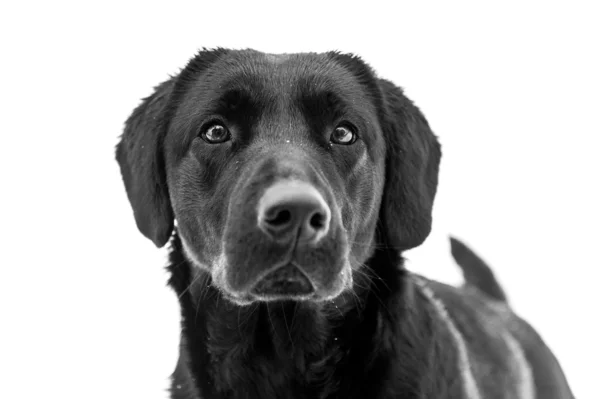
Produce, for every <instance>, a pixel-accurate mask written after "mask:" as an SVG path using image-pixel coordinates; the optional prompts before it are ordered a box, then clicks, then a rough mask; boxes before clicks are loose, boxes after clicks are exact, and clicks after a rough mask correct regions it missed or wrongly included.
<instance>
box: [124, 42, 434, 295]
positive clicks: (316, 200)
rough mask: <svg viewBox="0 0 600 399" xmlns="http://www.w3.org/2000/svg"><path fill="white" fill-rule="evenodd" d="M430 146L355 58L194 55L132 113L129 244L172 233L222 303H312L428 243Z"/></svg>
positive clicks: (161, 240)
mask: <svg viewBox="0 0 600 399" xmlns="http://www.w3.org/2000/svg"><path fill="white" fill-rule="evenodd" d="M439 159H440V148H439V144H438V142H437V140H436V138H435V136H434V135H433V133H432V132H431V130H430V128H429V126H428V124H427V121H426V120H425V118H424V116H423V115H422V114H421V112H420V111H419V110H418V109H417V107H415V106H414V105H413V104H412V102H411V101H410V100H408V99H407V98H406V97H405V96H404V95H403V93H402V91H401V89H399V88H398V87H396V86H394V85H393V84H392V83H390V82H388V81H385V80H382V79H378V78H376V77H375V76H374V74H373V72H372V70H371V69H370V68H369V67H368V66H367V65H366V64H365V63H363V62H362V61H361V60H360V59H359V58H357V57H354V56H350V55H344V54H339V53H334V52H332V53H326V54H293V55H271V54H263V53H260V52H256V51H251V50H244V51H230V50H223V49H217V50H213V51H202V52H200V53H199V54H198V55H196V56H195V57H194V58H193V59H192V60H191V61H190V62H189V63H188V65H187V66H186V67H185V68H184V69H183V70H182V71H181V72H180V73H179V74H178V75H177V76H174V77H173V78H171V79H170V80H168V81H166V82H164V83H162V84H161V85H160V86H158V87H157V88H156V90H155V92H154V94H152V95H151V96H150V97H148V98H146V99H145V100H144V101H143V103H142V104H141V105H140V106H139V107H138V108H137V109H136V110H135V111H134V112H133V114H132V115H131V117H130V118H129V119H128V120H127V122H126V127H125V132H124V134H123V136H122V139H121V142H120V143H119V144H118V146H117V160H118V162H119V164H120V167H121V172H122V174H123V180H124V182H125V187H126V189H127V194H128V197H129V200H130V202H131V205H132V207H133V211H134V214H135V219H136V222H137V225H138V228H139V229H140V231H141V232H142V233H143V234H144V235H145V236H146V237H148V238H149V239H151V240H152V241H153V242H154V243H155V244H156V245H157V246H158V247H161V246H163V245H165V243H166V242H167V241H168V240H169V237H170V236H171V233H172V231H173V226H174V222H175V221H176V223H177V230H178V234H179V236H180V239H181V241H182V244H183V247H184V249H185V253H186V255H187V257H188V258H189V259H190V261H191V262H192V263H193V264H194V265H196V266H197V267H198V268H200V269H203V270H206V271H207V272H209V273H210V274H211V276H212V281H213V284H214V285H215V286H217V287H218V288H219V289H220V290H221V291H222V292H223V293H224V294H225V295H226V296H227V297H228V298H229V299H231V300H232V301H234V302H236V303H238V304H246V303H250V302H254V301H259V300H262V301H268V300H281V299H292V300H312V301H323V300H327V299H332V298H334V297H336V296H338V295H339V294H340V293H341V292H343V291H344V290H345V289H349V288H351V287H352V275H353V271H354V270H356V269H358V268H360V267H361V265H362V264H363V262H365V260H367V259H368V257H370V256H371V255H372V253H373V251H374V249H375V247H376V246H378V245H380V246H386V247H388V248H394V249H395V250H397V251H402V250H406V249H409V248H413V247H415V246H417V245H419V244H421V243H422V242H423V241H424V240H425V238H426V237H427V235H428V234H429V231H430V229H431V211H432V205H433V200H434V196H435V191H436V186H437V173H438V165H439Z"/></svg>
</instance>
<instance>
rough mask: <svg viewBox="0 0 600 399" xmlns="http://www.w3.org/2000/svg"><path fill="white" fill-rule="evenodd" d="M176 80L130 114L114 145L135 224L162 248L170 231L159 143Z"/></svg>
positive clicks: (157, 88) (166, 84)
mask: <svg viewBox="0 0 600 399" xmlns="http://www.w3.org/2000/svg"><path fill="white" fill-rule="evenodd" d="M175 79H176V78H171V79H169V80H168V81H166V82H164V83H162V84H160V85H159V86H157V87H156V88H155V90H154V93H153V94H152V95H150V96H149V97H147V98H145V99H144V100H143V101H142V104H140V105H139V106H138V107H137V108H136V109H135V110H134V111H133V113H132V114H131V116H130V117H129V119H127V122H125V130H124V132H123V135H122V136H121V141H120V142H119V144H117V162H118V163H119V166H120V168H121V174H122V176H123V182H124V183H125V189H126V190H127V196H128V197H129V202H130V203H131V207H132V208H133V213H134V215H135V221H136V224H137V226H138V229H139V230H140V231H141V232H142V234H143V235H145V236H146V237H147V238H149V239H151V240H152V241H153V242H154V244H155V245H156V246H157V247H162V246H163V245H165V244H166V243H167V241H168V240H169V238H170V237H171V232H172V231H173V209H172V208H171V202H170V200H169V193H168V188H167V181H166V176H165V168H164V158H163V153H162V140H163V138H164V134H163V130H164V128H165V127H166V123H165V122H166V121H165V120H164V119H165V118H166V107H167V103H168V101H169V97H170V95H171V92H172V90H173V86H174V84H175V83H174V81H175Z"/></svg>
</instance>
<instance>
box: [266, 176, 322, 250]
mask: <svg viewBox="0 0 600 399" xmlns="http://www.w3.org/2000/svg"><path fill="white" fill-rule="evenodd" d="M330 222H331V210H330V209H329V206H327V203H326V202H325V200H324V199H323V196H322V195H321V194H320V193H319V191H317V189H316V188H315V187H314V186H313V185H311V184H309V183H305V182H301V181H293V180H292V181H281V182H277V183H275V184H273V185H272V186H271V187H269V188H268V189H267V190H266V191H265V193H264V194H263V196H262V198H261V199H260V200H259V202H258V226H259V228H260V229H261V230H262V231H264V232H265V233H266V234H267V235H269V236H270V237H271V238H273V239H275V240H278V241H288V240H290V239H293V238H295V237H297V238H298V239H299V240H301V241H308V242H313V243H315V242H317V241H319V240H320V239H321V238H322V237H324V236H325V235H326V234H327V232H328V231H329V225H330Z"/></svg>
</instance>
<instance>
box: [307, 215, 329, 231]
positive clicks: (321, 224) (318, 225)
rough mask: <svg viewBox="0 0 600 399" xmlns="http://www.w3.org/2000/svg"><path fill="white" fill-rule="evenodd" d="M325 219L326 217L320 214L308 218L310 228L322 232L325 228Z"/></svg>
mask: <svg viewBox="0 0 600 399" xmlns="http://www.w3.org/2000/svg"><path fill="white" fill-rule="evenodd" d="M326 219H327V216H325V215H324V214H322V213H321V212H317V213H315V214H314V215H312V216H311V218H310V221H309V224H310V227H312V228H313V229H315V230H322V229H324V228H325V227H326V226H325V221H326Z"/></svg>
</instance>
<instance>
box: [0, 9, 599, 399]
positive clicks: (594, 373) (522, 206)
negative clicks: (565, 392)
mask: <svg viewBox="0 0 600 399" xmlns="http://www.w3.org/2000/svg"><path fill="white" fill-rule="evenodd" d="M6 3H9V2H6ZM12 3H13V4H12V5H8V4H5V3H3V5H2V7H1V10H0V15H1V17H0V30H1V31H0V40H1V50H0V51H1V52H0V57H1V60H0V68H1V73H0V99H1V104H0V110H1V114H2V116H1V121H2V123H1V125H0V135H1V136H0V137H1V138H2V140H1V143H2V144H1V145H0V148H1V150H0V151H1V154H2V155H1V157H0V163H1V164H0V166H1V167H0V173H1V174H2V180H1V181H2V195H1V200H0V201H1V207H0V212H1V214H0V220H1V221H2V224H1V225H0V226H1V227H2V229H1V230H0V231H1V232H0V235H1V241H0V242H1V243H2V247H1V248H2V249H1V254H0V262H1V264H0V323H1V326H0V397H2V398H39V397H49V398H50V397H52V398H53V397H57V398H58V397H60V398H164V397H165V391H164V390H165V388H166V387H167V376H168V375H169V374H170V373H171V371H172V370H173V367H174V364H175V360H176V356H177V344H178V323H179V315H178V306H177V300H176V298H175V295H174V294H173V293H172V292H171V290H170V289H168V288H166V279H167V275H166V272H165V271H164V268H163V266H164V265H165V251H164V250H157V249H155V248H154V247H153V244H152V243H151V242H150V241H148V240H146V239H145V238H143V237H142V235H141V234H139V233H138V231H137V229H136V227H135V223H134V220H133V217H132V212H131V209H130V207H129V204H128V202H127V199H126V196H125V191H124V189H123V186H122V183H121V177H120V175H119V173H118V169H117V164H116V162H115V161H114V156H113V147H114V145H115V144H116V142H117V137H118V135H119V134H120V133H121V130H122V127H123V122H124V120H125V119H126V118H127V116H128V115H129V113H130V112H131V110H132V109H133V108H134V107H135V106H136V105H137V104H138V103H139V101H140V99H141V98H142V97H144V96H146V95H148V94H150V93H151V89H152V87H153V86H154V85H156V84H158V83H159V82H162V81H163V80H165V79H166V78H167V76H168V74H172V73H176V72H177V71H178V69H179V68H180V67H183V66H184V64H185V63H186V61H187V60H188V59H189V58H190V57H191V56H192V55H193V54H194V52H195V51H196V50H197V49H198V48H200V47H202V46H207V47H213V46H224V47H234V48H242V47H252V48H256V49H258V50H263V51H267V52H298V51H317V52H318V51H326V50H332V49H339V50H343V51H350V52H355V53H357V54H359V55H361V56H362V57H363V58H364V59H365V60H367V61H368V62H369V63H370V64H371V65H372V66H373V67H374V68H375V69H376V70H377V71H378V72H379V74H380V75H381V76H384V77H386V78H388V79H391V80H393V81H394V82H395V83H397V84H398V85H400V86H402V87H404V88H405V89H406V93H407V94H408V95H409V97H411V98H412V99H413V100H414V101H415V102H416V103H417V104H418V105H419V106H420V107H421V109H422V110H423V111H424V113H425V115H426V116H427V117H428V119H429V121H430V123H431V125H432V127H433V129H434V131H435V132H436V133H437V134H438V135H439V138H440V140H441V142H442V144H443V151H444V157H443V162H442V166H441V177H440V186H439V194H438V197H437V202H436V207H435V211H434V230H433V233H432V235H431V236H430V238H429V239H428V240H427V241H426V243H425V244H424V245H423V246H422V247H421V248H419V249H417V250H414V251H411V252H409V253H407V254H406V255H407V257H408V258H409V261H410V262H409V267H410V268H411V269H412V270H415V271H418V272H421V273H425V274H426V275H428V276H430V277H434V278H438V279H441V280H443V281H447V282H459V281H460V276H459V274H458V272H457V268H456V267H455V265H454V264H453V262H452V260H451V258H450V256H449V247H448V243H447V235H448V234H455V235H457V236H458V237H460V238H462V239H464V240H465V241H466V242H467V243H469V245H471V246H472V247H473V248H474V249H475V250H476V251H477V252H478V253H480V254H481V255H482V256H483V257H484V258H485V259H486V260H487V261H489V262H490V263H491V264H492V265H493V267H494V270H495V271H496V273H497V275H498V276H499V278H500V279H501V281H502V283H503V284H504V286H505V287H506V290H507V292H508V294H509V296H510V299H511V302H512V303H513V304H514V307H515V309H516V310H517V311H518V312H519V313H520V314H521V315H523V316H524V317H525V318H526V319H528V320H529V321H530V322H531V323H532V324H533V325H534V326H535V327H536V328H538V329H539V331H540V332H541V334H542V336H543V337H544V338H545V339H546V341H547V342H548V344H549V345H550V347H551V348H552V349H553V350H554V351H555V353H556V355H557V357H558V358H559V360H560V361H561V362H562V365H563V367H564V369H565V371H566V374H567V377H568V378H569V380H570V382H571V385H572V387H573V390H574V392H575V394H576V396H577V397H579V398H597V397H598V396H597V384H598V358H599V357H600V345H599V343H598V341H599V339H600V329H599V328H598V325H597V320H598V314H599V313H600V312H599V311H598V302H599V301H598V298H599V294H598V288H597V287H598V282H597V281H596V278H597V272H598V268H599V267H600V255H599V252H598V238H599V233H598V232H599V226H600V213H599V211H598V204H600V193H599V188H598V187H599V184H598V182H599V181H600V179H599V178H598V172H599V171H600V161H599V160H598V151H599V149H598V145H599V144H600V140H599V139H598V136H599V133H600V115H599V112H598V110H599V108H600V107H599V106H600V101H599V95H600V94H599V93H600V78H599V75H600V62H599V59H598V57H599V54H600V50H599V49H600V44H599V41H600V40H599V39H600V28H599V25H600V24H599V23H598V20H599V16H600V14H599V12H598V10H597V9H596V8H595V7H594V6H593V2H592V1H590V2H589V3H581V2H579V3H578V2H573V1H569V2H564V3H562V5H557V4H559V3H556V2H548V1H546V2H540V3H531V2H529V3H527V2H515V3H514V4H513V5H509V4H508V3H506V2H502V3H501V4H502V5H497V6H491V5H483V4H482V2H477V3H476V2H472V3H458V2H454V1H453V2H444V3H441V2H440V3H430V2H418V4H419V5H418V6H415V5H408V2H406V3H402V2H394V3H393V4H394V5H393V6H392V5H391V4H392V3H391V2H390V4H382V3H377V2H375V1H368V2H365V1H362V2H359V3H357V5H353V4H352V3H350V2H344V3H334V2H326V1H320V2H306V1H304V2H301V3H300V2H299V3H296V5H289V4H288V3H284V2H278V3H272V4H266V3H264V4H263V3H260V4H259V3H257V2H254V1H247V2H245V3H240V4H239V5H236V4H234V3H232V2H229V1H227V2H224V1H223V2H220V1H217V0H213V1H212V2H211V3H214V4H201V3H200V2H189V3H175V2H169V3H166V2H165V3H162V4H155V3H153V2H148V1H146V2H140V3H137V4H134V3H131V2H130V3H125V2H122V3H121V4H117V3H115V4H109V3H101V2H98V3H97V4H98V5H96V6H91V5H89V4H88V2H77V3H75V2H73V3H72V4H67V3H64V2H57V1H46V2H37V3H35V2H19V3H18V4H19V5H18V6H17V2H16V1H15V2H12ZM204 3H208V2H204ZM216 3H220V4H223V5H217V4H216ZM410 3H417V2H410ZM90 4H91V3H90ZM101 4H102V5H101ZM358 4H360V5H358ZM487 4H491V3H487ZM498 4H500V2H498Z"/></svg>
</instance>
